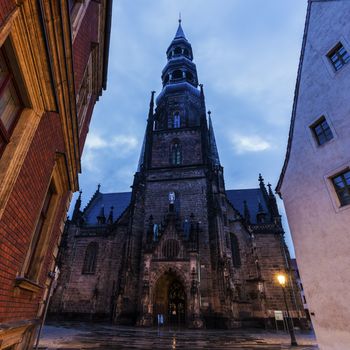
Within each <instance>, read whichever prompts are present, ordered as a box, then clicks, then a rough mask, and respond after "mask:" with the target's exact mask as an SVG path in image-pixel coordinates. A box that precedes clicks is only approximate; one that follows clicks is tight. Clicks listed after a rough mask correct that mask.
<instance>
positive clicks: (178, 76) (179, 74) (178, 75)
mask: <svg viewBox="0 0 350 350" xmlns="http://www.w3.org/2000/svg"><path fill="white" fill-rule="evenodd" d="M172 77H173V79H181V78H182V71H181V70H179V69H178V70H176V71H174V72H173V74H172Z"/></svg>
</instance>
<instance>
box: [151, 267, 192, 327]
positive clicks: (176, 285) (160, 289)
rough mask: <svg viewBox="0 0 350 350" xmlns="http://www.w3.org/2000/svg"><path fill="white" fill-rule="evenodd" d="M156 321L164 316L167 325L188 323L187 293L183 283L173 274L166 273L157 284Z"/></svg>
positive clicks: (155, 300)
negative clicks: (159, 316)
mask: <svg viewBox="0 0 350 350" xmlns="http://www.w3.org/2000/svg"><path fill="white" fill-rule="evenodd" d="M154 298H155V299H154V320H155V324H157V322H158V315H163V319H164V323H165V324H167V325H178V326H180V325H184V324H185V323H186V292H185V288H184V286H183V283H182V282H181V281H180V279H179V278H178V276H176V274H175V273H173V272H167V273H165V274H164V275H163V276H162V277H161V278H160V279H159V280H158V281H157V283H156V290H155V296H154Z"/></svg>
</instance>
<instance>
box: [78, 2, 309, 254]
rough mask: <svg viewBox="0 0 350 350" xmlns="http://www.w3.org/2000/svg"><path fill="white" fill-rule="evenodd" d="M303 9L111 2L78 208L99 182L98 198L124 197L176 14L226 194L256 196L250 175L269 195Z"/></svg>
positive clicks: (283, 136) (302, 5) (296, 5)
mask: <svg viewBox="0 0 350 350" xmlns="http://www.w3.org/2000/svg"><path fill="white" fill-rule="evenodd" d="M306 5H307V1H306V0H265V1H262V0H157V1H147V0H119V1H114V7H113V23H112V34H111V43H110V56H109V72H108V81H107V90H106V91H105V92H104V93H103V96H102V97H101V98H100V101H99V102H98V103H97V104H96V107H95V111H94V114H93V118H92V122H91V125H90V132H89V134H88V138H87V141H86V144H85V149H84V153H83V158H82V174H81V175H80V178H79V181H80V187H81V189H82V190H83V197H82V199H83V207H84V206H85V205H86V203H87V202H88V200H89V199H90V198H91V196H92V194H93V193H94V192H95V190H96V186H97V184H98V183H101V192H103V193H106V192H124V191H130V185H131V184H132V180H133V174H134V172H135V170H136V167H137V162H138V157H139V153H140V149H141V144H142V138H143V134H144V129H145V126H146V118H147V113H148V104H149V98H150V93H151V90H155V91H156V92H157V94H158V93H159V92H160V91H161V79H160V75H161V70H162V69H163V67H164V65H165V64H166V56H165V51H166V49H167V47H168V45H169V44H170V42H171V40H172V39H173V37H174V35H175V32H176V29H177V26H178V22H177V20H178V16H179V12H181V17H182V27H183V29H184V32H185V35H186V37H187V39H188V40H189V41H190V42H191V44H192V48H193V53H194V62H195V63H196V65H197V70H198V77H199V81H200V82H201V83H203V84H204V92H205V96H206V105H207V109H208V110H209V109H210V110H211V111H212V119H213V125H214V129H215V134H216V141H217V145H218V150H219V154H220V160H221V163H222V165H223V166H224V171H225V182H226V188H227V189H238V188H249V187H257V186H258V174H259V172H261V173H262V175H263V177H264V178H265V183H266V184H267V183H268V182H270V183H271V184H272V185H273V188H275V186H276V183H277V180H278V177H279V174H280V170H281V167H282V164H283V160H284V156H285V149H286V145H287V137H288V130H289V122H290V115H291V109H292V102H293V93H294V86H295V79H296V73H297V67H298V61H299V54H300V48H301V40H302V34H303V29H304V20H305V14H306ZM75 198H76V195H75V196H74V200H73V204H74V202H75ZM279 204H280V208H281V212H282V214H283V216H284V227H285V230H286V231H287V243H288V245H289V247H290V248H291V250H292V255H294V252H293V249H292V243H291V239H290V236H289V230H288V227H287V223H286V219H285V214H284V210H283V204H282V202H280V203H279Z"/></svg>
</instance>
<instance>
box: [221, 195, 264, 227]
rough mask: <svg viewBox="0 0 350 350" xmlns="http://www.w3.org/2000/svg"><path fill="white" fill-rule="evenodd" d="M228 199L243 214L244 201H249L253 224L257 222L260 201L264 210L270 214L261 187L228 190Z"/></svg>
mask: <svg viewBox="0 0 350 350" xmlns="http://www.w3.org/2000/svg"><path fill="white" fill-rule="evenodd" d="M226 195H227V199H228V200H229V201H230V202H231V204H232V205H233V206H234V207H235V209H237V210H238V211H239V212H240V213H241V215H243V213H244V201H246V202H247V206H248V209H249V213H250V221H251V223H252V224H256V223H257V221H256V215H257V214H258V211H259V202H260V203H261V205H262V207H263V209H264V211H265V213H266V214H268V212H269V210H268V207H267V204H266V201H265V198H264V195H263V193H262V192H261V189H260V188H248V189H243V190H227V191H226Z"/></svg>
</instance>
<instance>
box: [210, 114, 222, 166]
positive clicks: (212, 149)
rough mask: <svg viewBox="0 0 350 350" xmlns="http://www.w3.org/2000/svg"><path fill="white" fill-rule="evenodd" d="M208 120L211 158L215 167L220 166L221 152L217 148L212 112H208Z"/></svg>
mask: <svg viewBox="0 0 350 350" xmlns="http://www.w3.org/2000/svg"><path fill="white" fill-rule="evenodd" d="M208 116H209V117H208V119H209V150H210V153H209V158H210V159H211V161H212V164H213V165H220V158H219V152H218V149H217V147H216V141H215V135H214V128H213V124H212V122H211V111H208Z"/></svg>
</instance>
